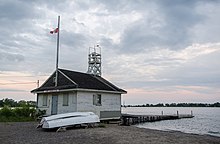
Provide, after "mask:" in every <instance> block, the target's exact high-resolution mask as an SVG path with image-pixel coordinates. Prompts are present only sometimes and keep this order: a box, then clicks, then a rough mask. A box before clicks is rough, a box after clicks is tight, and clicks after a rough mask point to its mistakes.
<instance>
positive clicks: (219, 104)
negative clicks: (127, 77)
mask: <svg viewBox="0 0 220 144" xmlns="http://www.w3.org/2000/svg"><path fill="white" fill-rule="evenodd" d="M122 107H220V103H219V102H216V103H213V104H208V103H171V104H168V103H166V104H163V103H158V104H142V105H122Z"/></svg>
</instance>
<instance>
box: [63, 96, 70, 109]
mask: <svg viewBox="0 0 220 144" xmlns="http://www.w3.org/2000/svg"><path fill="white" fill-rule="evenodd" d="M68 105H69V94H68V93H65V94H63V106H68Z"/></svg>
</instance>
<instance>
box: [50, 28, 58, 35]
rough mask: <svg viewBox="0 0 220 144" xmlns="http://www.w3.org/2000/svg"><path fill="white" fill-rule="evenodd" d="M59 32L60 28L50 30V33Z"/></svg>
mask: <svg viewBox="0 0 220 144" xmlns="http://www.w3.org/2000/svg"><path fill="white" fill-rule="evenodd" d="M58 32H59V29H58V28H55V29H54V30H52V31H50V34H54V33H58Z"/></svg>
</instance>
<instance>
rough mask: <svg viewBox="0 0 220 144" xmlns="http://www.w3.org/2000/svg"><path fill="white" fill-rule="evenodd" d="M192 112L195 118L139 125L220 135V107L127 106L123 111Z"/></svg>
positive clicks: (140, 112)
mask: <svg viewBox="0 0 220 144" xmlns="http://www.w3.org/2000/svg"><path fill="white" fill-rule="evenodd" d="M162 111H163V114H164V115H166V114H167V115H169V114H176V113H177V111H178V112H179V114H190V113H191V111H193V115H194V116H195V117H194V118H189V119H179V120H165V121H159V122H148V123H143V124H138V125H137V127H141V128H149V129H158V130H164V131H170V130H175V131H181V132H185V133H195V134H208V135H214V136H218V137H220V108H193V107H127V108H122V113H129V114H143V115H160V114H161V112H162Z"/></svg>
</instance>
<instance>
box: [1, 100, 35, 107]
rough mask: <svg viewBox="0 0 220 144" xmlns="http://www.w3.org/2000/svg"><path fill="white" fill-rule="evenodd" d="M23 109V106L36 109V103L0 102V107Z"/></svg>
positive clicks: (21, 101)
mask: <svg viewBox="0 0 220 144" xmlns="http://www.w3.org/2000/svg"><path fill="white" fill-rule="evenodd" d="M4 106H8V107H23V106H29V107H35V106H36V102H35V101H25V100H20V101H15V100H13V99H9V98H6V99H2V100H0V107H4Z"/></svg>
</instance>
